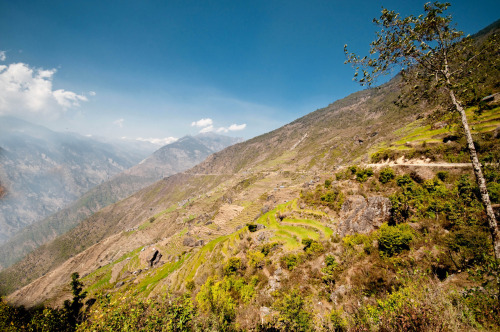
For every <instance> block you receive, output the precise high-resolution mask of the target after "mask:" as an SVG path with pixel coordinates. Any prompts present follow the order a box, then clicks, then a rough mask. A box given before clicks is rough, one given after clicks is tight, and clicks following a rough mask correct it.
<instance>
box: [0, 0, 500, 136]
mask: <svg viewBox="0 0 500 332" xmlns="http://www.w3.org/2000/svg"><path fill="white" fill-rule="evenodd" d="M424 2H425V1H405V2H402V1H315V0H309V1H295V0H288V1H273V0H267V1H259V0H254V1H237V0H232V1H208V0H207V1H186V0H184V1H147V0H135V1H127V0H119V1H118V0H116V1H102V0H101V1H92V0H87V1H80V0H71V1H68V0H65V1H55V0H52V1H10V0H0V84H4V85H3V86H0V94H3V95H0V114H10V115H16V116H18V117H22V118H25V119H27V120H30V121H32V122H36V123H39V124H43V125H46V126H49V127H50V128H52V129H55V130H60V131H64V130H68V131H75V132H78V133H80V134H83V135H87V134H90V135H94V136H106V137H114V138H121V137H128V138H131V139H137V138H142V139H151V138H156V139H166V140H164V142H166V141H168V138H169V137H175V138H178V137H181V136H183V135H186V134H196V133H198V132H199V131H200V130H203V131H210V130H211V131H218V132H220V133H225V134H227V135H232V136H239V137H244V138H251V137H253V136H256V135H259V134H263V133H265V132H268V131H270V130H273V129H276V128H278V127H280V126H282V125H284V124H286V123H288V122H290V121H293V120H294V119H296V118H298V117H300V116H303V115H305V114H307V113H309V112H312V111H314V110H316V109H318V108H321V107H325V106H327V105H328V104H329V103H331V102H333V101H335V100H337V99H340V98H343V97H345V96H347V95H348V94H350V93H352V92H355V91H357V90H359V89H361V88H360V87H359V86H358V85H357V84H355V83H354V82H352V80H351V79H352V75H353V71H352V68H351V67H350V66H348V65H344V64H343V62H344V54H343V45H344V44H346V43H347V44H348V45H349V47H350V49H351V50H353V51H356V52H358V53H363V54H364V53H366V52H367V50H368V44H369V42H370V41H371V40H372V39H373V37H374V31H375V27H374V25H373V24H372V23H371V20H372V18H374V17H378V16H379V14H380V10H381V7H382V6H384V7H386V8H389V9H394V10H396V11H398V12H401V13H402V14H404V15H408V14H420V13H421V12H422V11H423V4H424ZM449 13H450V14H452V15H453V17H454V20H455V22H456V23H457V26H458V28H459V29H461V30H463V31H465V32H466V33H474V32H476V31H478V30H479V29H481V28H483V27H485V26H486V25H488V24H490V23H492V22H493V21H495V20H497V19H498V18H499V14H498V13H500V2H499V1H497V0H496V1H481V0H478V1H465V0H461V1H453V2H452V7H451V8H450V10H449ZM13 81H15V83H16V84H17V85H15V87H14V88H13V85H12V82H13ZM8 84H10V85H8ZM7 85H8V87H7ZM16 89H17V90H16ZM2 90H3V92H2ZM28 90H29V93H27V92H26V91H28ZM200 120H203V121H200Z"/></svg>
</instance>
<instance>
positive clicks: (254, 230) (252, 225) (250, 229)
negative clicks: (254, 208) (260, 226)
mask: <svg viewBox="0 0 500 332" xmlns="http://www.w3.org/2000/svg"><path fill="white" fill-rule="evenodd" d="M247 227H248V230H249V231H250V232H252V233H253V232H256V231H257V225H255V224H247Z"/></svg>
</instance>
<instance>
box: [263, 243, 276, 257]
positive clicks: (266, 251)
mask: <svg viewBox="0 0 500 332" xmlns="http://www.w3.org/2000/svg"><path fill="white" fill-rule="evenodd" d="M279 245H280V244H279V243H278V242H272V243H266V244H264V245H263V246H262V248H261V249H260V252H261V253H263V254H264V256H267V255H269V253H271V251H273V250H274V249H275V248H276V247H278V246H279Z"/></svg>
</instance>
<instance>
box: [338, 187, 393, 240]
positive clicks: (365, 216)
mask: <svg viewBox="0 0 500 332" xmlns="http://www.w3.org/2000/svg"><path fill="white" fill-rule="evenodd" d="M390 216H391V202H390V201H389V199H388V198H386V197H382V196H374V197H369V198H368V199H366V198H364V197H363V196H360V195H352V196H349V197H347V199H346V200H345V202H344V204H342V208H341V210H340V222H339V225H338V229H337V230H338V232H339V234H340V235H341V236H345V235H348V234H354V233H368V232H371V231H373V230H375V229H377V228H379V227H380V226H381V225H382V224H383V223H384V222H386V221H388V220H389V218H390Z"/></svg>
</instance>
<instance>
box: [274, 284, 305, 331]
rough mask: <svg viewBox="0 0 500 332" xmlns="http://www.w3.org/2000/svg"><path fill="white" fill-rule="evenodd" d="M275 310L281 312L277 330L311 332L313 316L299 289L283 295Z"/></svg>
mask: <svg viewBox="0 0 500 332" xmlns="http://www.w3.org/2000/svg"><path fill="white" fill-rule="evenodd" d="M273 308H274V309H275V310H277V311H279V317H278V322H277V328H279V329H280V330H282V331H297V332H298V331H311V330H312V326H311V323H312V318H313V314H312V312H311V310H310V308H309V303H308V302H307V301H306V300H305V299H304V298H303V297H302V296H301V295H300V293H299V291H298V290H297V289H293V290H292V291H291V292H287V293H284V294H283V297H282V298H280V299H278V300H276V301H275V302H274V304H273Z"/></svg>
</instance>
